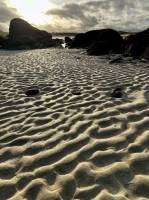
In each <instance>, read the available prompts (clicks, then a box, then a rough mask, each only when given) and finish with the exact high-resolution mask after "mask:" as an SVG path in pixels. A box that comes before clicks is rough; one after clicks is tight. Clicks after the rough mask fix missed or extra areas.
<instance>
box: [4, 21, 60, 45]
mask: <svg viewBox="0 0 149 200" xmlns="http://www.w3.org/2000/svg"><path fill="white" fill-rule="evenodd" d="M55 45H56V46H57V41H56V44H55V41H54V40H52V35H51V33H48V32H47V31H43V30H39V29H37V28H35V27H33V26H32V25H30V24H29V23H28V22H26V21H24V20H23V19H20V18H15V19H12V20H11V22H10V26H9V34H8V37H7V38H6V40H5V42H4V43H3V45H2V46H3V48H5V49H36V48H48V47H53V46H54V47H55Z"/></svg>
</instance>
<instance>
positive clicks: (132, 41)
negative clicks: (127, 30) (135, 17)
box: [123, 29, 149, 57]
mask: <svg viewBox="0 0 149 200" xmlns="http://www.w3.org/2000/svg"><path fill="white" fill-rule="evenodd" d="M147 48H149V29H146V30H145V31H142V32H139V33H136V34H132V35H130V36H128V37H127V38H126V39H125V41H124V44H123V52H124V54H125V55H126V56H133V57H141V56H142V55H144V53H145V52H147Z"/></svg>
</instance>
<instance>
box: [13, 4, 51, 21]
mask: <svg viewBox="0 0 149 200" xmlns="http://www.w3.org/2000/svg"><path fill="white" fill-rule="evenodd" d="M10 3H11V5H12V6H13V7H15V8H16V9H17V11H18V13H19V14H20V15H21V16H22V18H24V19H25V20H27V21H28V22H29V23H32V24H35V25H44V24H47V23H49V21H50V20H51V19H50V16H47V15H46V14H45V13H46V11H47V10H49V9H51V8H52V4H51V3H50V2H49V1H48V0H37V1H35V0H10Z"/></svg>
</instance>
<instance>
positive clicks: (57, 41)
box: [51, 38, 64, 47]
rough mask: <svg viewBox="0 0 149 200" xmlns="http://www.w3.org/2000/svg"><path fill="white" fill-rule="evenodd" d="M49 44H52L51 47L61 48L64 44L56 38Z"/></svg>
mask: <svg viewBox="0 0 149 200" xmlns="http://www.w3.org/2000/svg"><path fill="white" fill-rule="evenodd" d="M51 44H52V47H62V44H64V41H63V40H62V39H59V38H56V39H53V40H52V42H51Z"/></svg>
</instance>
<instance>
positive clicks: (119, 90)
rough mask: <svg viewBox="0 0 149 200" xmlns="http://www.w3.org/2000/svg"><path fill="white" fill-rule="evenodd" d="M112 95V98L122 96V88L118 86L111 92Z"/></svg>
mask: <svg viewBox="0 0 149 200" xmlns="http://www.w3.org/2000/svg"><path fill="white" fill-rule="evenodd" d="M111 96H112V97H114V98H122V96H123V94H122V88H120V87H118V88H116V89H115V90H114V91H113V92H112V94H111Z"/></svg>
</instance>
